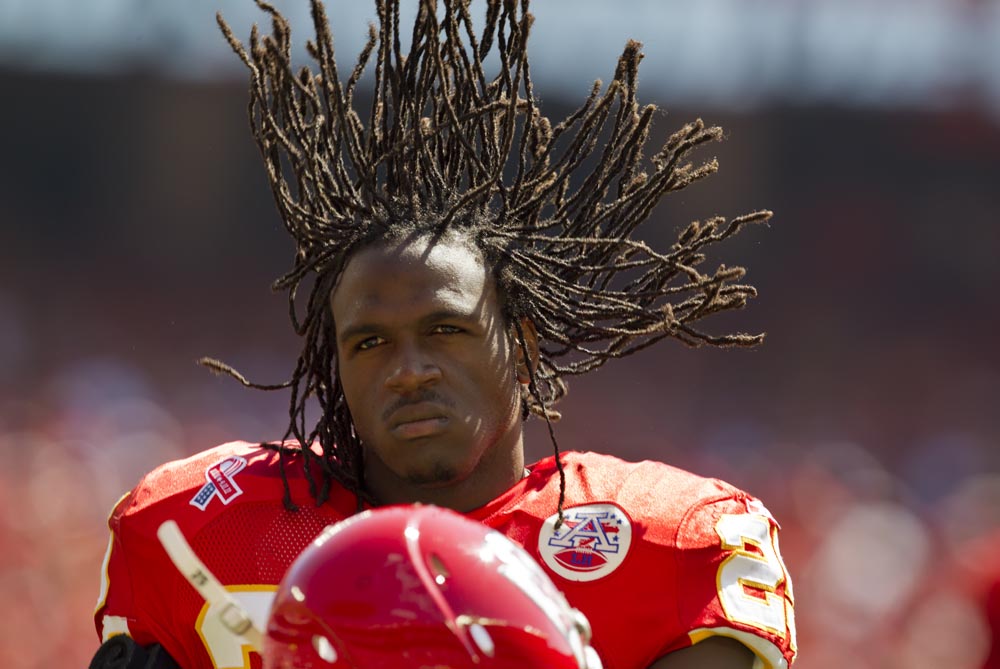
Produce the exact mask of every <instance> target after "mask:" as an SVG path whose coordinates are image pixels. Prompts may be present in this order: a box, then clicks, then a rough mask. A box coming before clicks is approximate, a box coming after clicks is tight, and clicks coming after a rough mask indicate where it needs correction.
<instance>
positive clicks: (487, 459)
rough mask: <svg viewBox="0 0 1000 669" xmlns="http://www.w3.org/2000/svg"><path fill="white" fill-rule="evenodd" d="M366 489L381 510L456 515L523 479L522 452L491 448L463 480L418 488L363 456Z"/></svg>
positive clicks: (515, 449) (371, 458)
mask: <svg viewBox="0 0 1000 669" xmlns="http://www.w3.org/2000/svg"><path fill="white" fill-rule="evenodd" d="M365 464H366V466H365V487H366V488H367V489H368V491H369V492H370V493H371V494H372V496H373V497H374V498H375V499H376V500H377V503H378V504H379V505H380V506H383V505H388V504H412V503H415V502H420V503H422V504H435V505H437V506H443V507H446V508H449V509H453V510H455V511H459V512H463V513H465V512H468V511H472V510H473V509H477V508H479V507H481V506H483V505H485V504H487V503H489V502H490V501H492V500H494V499H496V498H497V497H499V496H500V495H501V494H502V493H503V492H505V491H506V490H508V489H510V488H511V487H512V486H513V485H515V484H516V483H517V482H518V481H520V480H521V479H522V478H524V476H525V471H526V470H525V468H524V448H523V445H522V444H521V442H520V440H518V443H517V445H516V446H514V447H507V448H502V447H499V446H497V447H494V448H493V449H491V450H490V453H489V454H487V455H484V458H483V459H482V460H481V461H480V462H479V464H478V466H477V467H476V468H475V469H474V470H473V471H472V473H471V474H469V475H468V476H467V477H465V478H464V479H461V480H458V481H455V482H451V483H444V484H421V483H415V482H411V481H408V480H406V479H401V478H400V477H398V476H396V475H395V474H394V473H393V472H392V471H391V470H389V469H388V468H387V467H386V466H385V465H384V464H383V463H381V462H380V461H378V460H377V458H376V457H375V456H374V454H371V453H366V463H365Z"/></svg>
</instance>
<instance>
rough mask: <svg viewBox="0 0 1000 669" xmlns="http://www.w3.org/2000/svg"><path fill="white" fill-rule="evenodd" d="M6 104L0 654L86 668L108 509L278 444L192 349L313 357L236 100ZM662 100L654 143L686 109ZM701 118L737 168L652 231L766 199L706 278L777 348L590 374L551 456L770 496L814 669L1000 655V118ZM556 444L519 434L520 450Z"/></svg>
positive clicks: (189, 96)
mask: <svg viewBox="0 0 1000 669" xmlns="http://www.w3.org/2000/svg"><path fill="white" fill-rule="evenodd" d="M0 91H4V92H5V98H4V99H5V104H4V105H0V128H3V129H4V130H5V132H4V133H3V134H2V135H0V140H2V142H3V144H2V146H0V149H2V154H3V155H4V156H5V159H4V160H3V161H0V454H2V456H3V460H2V463H3V464H2V466H0V618H2V620H3V624H0V666H3V667H5V669H43V668H44V669H49V668H51V667H67V666H78V667H79V666H85V665H86V663H87V662H88V660H89V658H90V655H91V654H92V652H93V651H94V649H95V648H96V644H97V636H96V633H95V631H94V628H93V625H92V622H91V615H92V610H93V606H94V604H95V603H96V599H97V594H98V589H99V584H100V577H101V574H100V571H101V561H102V556H103V555H104V552H105V549H106V546H107V541H108V536H107V532H106V524H105V523H106V514H107V513H108V511H109V510H110V509H111V507H112V505H113V504H114V503H115V501H116V500H117V499H118V498H119V497H120V496H121V495H122V494H123V493H125V492H126V491H127V490H128V489H129V488H131V487H132V486H133V485H135V483H136V482H137V481H138V480H139V478H140V477H141V476H142V474H143V473H144V472H146V471H148V470H149V469H151V468H153V467H155V466H156V465H158V464H160V463H161V462H163V461H165V460H169V459H173V458H180V457H184V456H186V455H188V454H191V453H194V452H197V451H199V450H202V449H204V448H207V447H210V446H213V445H215V444H217V443H221V442H224V441H228V440H232V439H247V440H252V441H255V440H262V439H274V438H277V437H280V436H281V434H282V432H283V428H284V425H285V416H286V402H287V397H286V396H284V395H282V394H280V393H262V392H256V391H250V390H245V389H242V388H240V387H238V386H237V384H236V383H234V382H233V381H232V380H230V379H221V378H217V377H213V376H211V375H210V374H209V373H208V372H207V371H205V370H203V369H200V368H198V367H197V366H196V365H194V364H193V361H194V360H195V359H197V358H198V357H200V356H203V355H210V356H218V357H221V358H222V359H224V360H225V361H226V362H229V363H232V364H233V365H234V366H236V367H237V368H238V369H240V370H241V371H243V372H245V373H246V374H247V375H248V376H249V377H250V378H252V379H254V380H256V381H259V382H262V383H275V382H279V381H282V380H284V379H285V378H287V375H288V372H289V370H290V369H291V365H292V363H293V362H294V357H295V354H296V353H297V350H298V349H297V347H298V346H299V343H298V342H297V341H296V340H295V338H294V337H293V336H292V335H291V333H290V328H289V326H288V325H287V306H286V305H285V304H284V302H283V298H282V297H280V296H279V297H275V296H269V295H268V292H267V285H268V282H269V281H270V280H272V279H273V278H275V277H276V276H278V275H279V274H280V273H281V272H282V271H283V270H284V269H285V267H284V263H285V262H286V260H287V257H286V256H287V255H288V254H289V252H290V245H289V243H288V241H287V240H286V239H285V236H284V234H283V231H282V230H281V225H280V222H279V221H278V220H277V216H276V215H275V213H274V208H273V204H271V203H270V201H269V194H268V192H267V189H266V185H265V183H264V179H263V175H262V170H261V169H260V166H259V158H257V156H256V155H255V153H254V147H253V146H252V143H251V141H250V139H249V137H248V133H247V131H246V129H245V125H244V122H243V118H244V116H243V115H244V113H245V92H244V89H243V86H242V84H222V83H213V84H209V83H186V84H180V83H177V82H169V81H160V80H155V79H150V78H145V77H136V78H134V79H133V78H128V77H123V78H117V79H109V78H97V77H95V78H88V77H65V76H52V77H47V78H45V77H35V76H24V75H19V74H16V73H4V72H2V71H0ZM7 94H9V96H8V95H7ZM7 100H10V101H12V104H7V103H6V101H7ZM546 102H547V103H551V105H552V106H551V107H549V108H547V110H548V111H550V112H551V114H552V116H561V114H562V113H563V111H564V110H563V109H560V108H559V104H560V102H559V101H558V100H547V101H546ZM669 111H670V114H669V116H668V117H666V118H665V119H661V120H660V121H658V125H657V132H662V133H665V132H666V130H667V129H672V128H675V127H677V126H679V125H680V123H682V122H683V121H685V120H688V119H690V118H694V117H696V116H697V115H698V114H695V113H690V112H688V111H686V110H681V109H670V110H669ZM699 113H702V112H699ZM720 116H721V118H720ZM706 118H707V119H708V120H709V121H711V122H719V123H721V124H722V125H723V126H724V127H725V128H726V129H727V133H728V134H727V137H728V139H727V141H726V142H725V143H724V144H721V145H718V146H715V147H713V148H712V149H711V151H709V152H707V155H706V156H705V157H706V158H708V157H711V155H718V156H719V160H720V163H721V165H722V171H721V172H720V173H719V174H718V175H716V176H713V177H712V178H711V179H708V180H707V181H706V182H705V183H704V184H703V185H701V184H700V185H698V186H697V187H695V188H692V189H691V190H690V191H684V193H683V194H680V195H679V196H677V197H670V198H667V202H666V203H665V204H664V205H663V207H662V208H661V210H659V213H658V220H657V221H654V222H652V223H651V224H650V226H648V227H647V228H646V232H645V234H646V236H647V238H648V239H649V240H650V242H651V243H652V244H654V246H657V247H661V248H662V247H664V246H665V245H668V244H669V243H670V241H671V240H672V235H673V234H674V231H675V230H676V229H677V227H678V225H681V224H684V223H686V222H687V221H690V220H692V219H693V218H698V217H705V216H708V215H714V214H720V213H721V214H726V215H736V214H739V213H743V212H745V211H749V210H751V209H754V208H758V207H768V208H772V209H774V210H775V212H776V216H775V219H774V222H773V224H772V225H771V226H769V227H768V228H766V229H754V230H748V231H746V232H744V233H741V235H740V237H739V238H737V239H734V240H732V241H733V243H732V244H730V245H729V246H728V248H727V249H726V250H725V251H724V253H727V254H729V255H728V256H725V257H720V258H719V259H718V260H719V261H722V262H726V263H737V264H746V265H747V266H748V267H749V268H750V272H749V274H748V277H747V280H748V281H749V282H750V283H753V284H754V285H756V286H757V287H758V289H759V290H760V298H759V299H758V300H755V301H754V302H753V303H752V304H751V306H750V308H749V309H747V310H746V311H745V312H742V313H739V314H734V315H732V316H731V317H729V320H728V321H725V319H723V322H721V323H719V324H718V325H717V326H718V328H719V329H720V330H724V329H726V328H729V329H730V330H745V331H752V332H759V331H764V330H766V331H767V332H768V340H767V342H766V343H765V345H764V346H763V347H761V348H760V349H759V350H755V351H711V350H698V351H690V350H687V349H684V348H683V347H682V346H680V345H675V346H671V345H668V344H664V345H663V346H660V347H657V348H655V349H653V350H650V351H647V352H644V353H643V354H642V355H639V356H637V357H636V358H635V359H634V360H633V359H629V360H624V361H621V362H620V363H618V364H610V365H608V367H607V368H606V369H602V370H600V371H598V372H595V373H594V374H593V375H590V376H588V377H584V378H581V379H579V380H577V379H574V380H573V381H572V383H571V386H572V388H571V392H570V395H569V397H568V398H567V399H566V401H565V402H564V404H563V405H562V406H561V409H562V410H563V412H564V416H565V417H564V419H563V421H562V422H561V423H560V424H559V425H557V432H556V434H557V437H558V439H559V443H560V445H561V447H562V448H563V449H566V450H570V449H572V450H597V451H603V452H608V453H612V454H615V455H618V456H621V457H623V458H626V459H639V458H653V459H657V460H662V461H666V462H669V463H671V464H675V465H678V466H680V467H684V468H687V469H690V470H693V471H695V472H697V473H700V474H704V475H707V476H717V477H720V478H724V479H727V480H730V481H731V482H733V483H734V484H736V485H738V486H740V487H742V488H745V489H747V490H748V491H750V492H751V493H753V494H755V495H757V496H759V497H761V498H762V499H764V500H765V502H766V503H767V504H768V506H769V507H770V508H771V510H772V512H773V513H774V514H775V516H776V517H777V518H778V519H779V521H780V522H781V523H782V526H783V532H782V537H781V541H782V549H783V552H784V554H785V558H786V561H787V563H788V565H789V568H790V570H791V572H792V574H793V577H794V583H795V593H796V597H797V600H798V606H797V617H798V626H799V635H800V639H799V641H800V643H799V645H800V648H801V655H800V658H801V659H800V662H799V663H798V664H797V666H798V667H799V668H800V669H827V668H830V669H832V668H833V667H838V668H839V667H846V666H850V667H852V668H854V669H876V668H878V669H884V668H888V669H895V668H899V669H902V668H904V667H905V668H907V669H921V668H923V667H927V668H928V669H929V668H931V667H934V668H935V669H937V668H939V667H949V668H953V669H963V668H967V669H975V668H978V667H983V666H984V662H985V661H986V657H987V655H988V653H989V652H990V640H991V632H990V627H989V618H988V615H990V614H989V611H990V610H992V611H993V613H992V615H993V616H997V615H1000V613H998V610H1000V601H998V600H1000V589H998V588H997V586H996V585H995V584H996V582H997V579H998V576H1000V574H998V572H1000V557H998V556H1000V540H998V539H997V536H998V535H997V533H1000V448H997V446H998V442H1000V415H998V414H1000V412H997V411H996V397H998V396H1000V350H998V349H997V347H996V332H997V331H998V326H1000V322H998V321H1000V312H998V311H997V309H996V295H995V291H996V286H997V285H1000V263H998V262H997V260H996V259H997V257H1000V227H998V226H997V225H996V221H997V220H998V217H997V212H998V211H1000V200H998V196H997V189H996V183H997V175H998V174H1000V127H998V125H997V124H996V123H995V121H994V120H991V119H989V118H984V117H982V116H979V115H977V114H975V113H970V112H964V111H961V110H958V111H949V112H947V113H919V114H918V113H907V112H899V111H896V112H883V111H870V110H869V111H857V110H855V111H849V110H845V109H833V108H828V107H822V108H820V107H816V108H797V109H787V108H786V109H780V108H768V109H764V110H760V111H756V112H753V113H747V114H742V115H738V114H733V115H729V116H723V115H721V114H711V115H706ZM14 129H16V130H14ZM12 130H13V131H12ZM8 131H9V132H8ZM660 223H663V224H662V225H661V224H660ZM550 449H551V446H550V444H549V443H548V438H547V435H546V434H545V432H544V430H542V429H540V426H539V425H537V424H533V425H531V426H530V427H529V435H528V450H529V453H530V455H531V456H532V457H533V458H537V457H541V456H543V455H545V454H546V453H548V452H549V451H550ZM990 598H992V599H990ZM989 602H992V604H990V603H989ZM989 606H992V609H989V608H988V607H989ZM994 625H996V623H995V622H994ZM998 659H1000V658H998ZM994 661H997V660H994ZM994 666H996V665H994Z"/></svg>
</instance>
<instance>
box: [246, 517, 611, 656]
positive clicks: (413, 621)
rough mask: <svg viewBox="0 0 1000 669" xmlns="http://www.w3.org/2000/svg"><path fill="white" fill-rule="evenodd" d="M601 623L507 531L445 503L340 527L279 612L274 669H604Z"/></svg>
mask: <svg viewBox="0 0 1000 669" xmlns="http://www.w3.org/2000/svg"><path fill="white" fill-rule="evenodd" d="M589 640H590V625H589V624H588V623H587V619H586V618H585V617H584V616H583V614H582V613H580V612H579V611H577V610H576V609H573V608H571V607H570V606H569V604H568V603H567V602H566V598H565V597H564V596H563V594H562V593H561V592H559V590H558V589H557V588H556V587H555V585H553V584H552V581H550V580H549V578H548V576H546V575H545V572H543V571H542V569H541V568H540V567H539V566H538V564H536V563H535V561H534V560H532V558H531V557H530V556H529V555H528V554H527V553H526V552H525V551H524V550H522V549H521V548H520V547H518V546H517V545H516V544H514V543H513V542H511V541H510V540H509V539H507V537H505V536H503V535H502V534H500V533H499V532H496V531H494V530H491V529H489V528H487V527H486V526H484V525H482V524H481V523H477V522H475V521H472V520H469V519H468V518H465V517H463V516H461V515H459V514H457V513H455V512H453V511H449V510H447V509H442V508H439V507H434V506H421V505H416V506H395V507H385V508H382V509H376V510H373V511H366V512H364V513H361V514H359V515H357V516H354V517H352V518H349V519H347V520H345V521H343V522H340V523H337V524H336V525H331V526H329V527H327V528H326V530H324V531H323V533H322V534H320V536H319V537H318V538H317V539H316V540H315V541H314V542H313V543H312V544H311V545H310V546H309V547H308V548H306V549H305V551H303V552H302V554H301V555H300V556H299V557H298V558H297V559H296V560H295V562H294V563H292V566H291V567H290V568H289V570H288V572H287V573H286V574H285V577H284V579H283V580H282V582H281V585H280V586H279V587H278V593H277V596H276V597H275V600H274V604H273V606H272V608H271V615H270V618H269V620H268V624H267V632H266V634H265V637H264V643H263V646H264V647H263V649H262V655H263V658H264V668H265V669H402V668H409V667H414V668H419V667H434V668H435V669H444V668H449V669H473V668H475V669H600V660H599V659H598V658H597V654H596V653H595V652H594V650H593V649H592V648H591V647H590V645H589Z"/></svg>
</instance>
